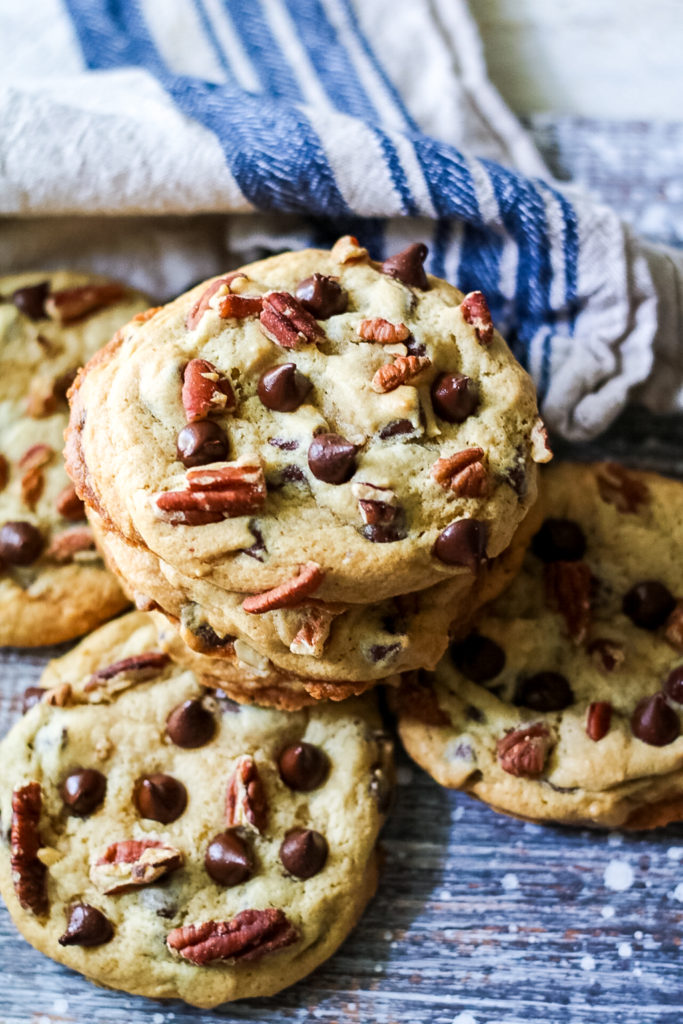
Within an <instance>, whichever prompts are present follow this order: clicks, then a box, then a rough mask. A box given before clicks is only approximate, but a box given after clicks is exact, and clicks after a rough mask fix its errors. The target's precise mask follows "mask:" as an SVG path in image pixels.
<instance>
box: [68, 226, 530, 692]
mask: <svg viewBox="0 0 683 1024" xmlns="http://www.w3.org/2000/svg"><path fill="white" fill-rule="evenodd" d="M425 254H426V249H425V247H424V246H420V245H414V246H411V247H410V248H409V249H408V250H406V251H405V252H403V253H401V254H399V255H398V256H396V257H394V258H392V259H390V260H388V261H386V262H385V263H384V264H383V265H379V264H375V263H372V261H371V260H370V259H369V257H368V254H367V251H366V250H365V249H362V248H361V247H359V246H358V245H357V243H355V240H352V239H349V238H347V239H342V240H340V242H339V243H337V245H336V246H335V247H334V249H333V250H332V251H331V252H322V251H318V250H308V251H304V252H299V253H287V254H284V255H282V256H278V257H274V258H272V259H269V260H265V261H262V262H260V263H256V264H253V265H251V266H249V267H245V268H243V270H241V271H236V272H235V273H233V274H230V275H228V276H227V277H223V278H218V279H216V280H214V281H212V282H210V283H208V284H205V285H202V286H199V287H198V288H196V289H194V290H193V291H192V292H190V293H188V294H187V295H184V296H181V297H180V298H179V299H177V300H176V301H175V302H173V303H171V304H170V305H168V306H166V307H164V308H163V309H162V310H160V311H159V312H158V313H157V314H156V315H155V316H154V317H152V319H151V320H149V321H148V322H147V323H145V324H133V325H130V326H129V327H128V328H127V329H126V330H125V331H124V332H122V334H121V335H120V337H119V338H118V339H117V340H116V342H114V343H112V344H111V345H109V346H108V347H107V349H105V350H104V351H103V352H102V353H101V354H100V355H99V356H98V357H97V358H96V359H95V360H93V361H92V362H91V363H90V364H89V365H88V366H87V367H86V368H85V370H84V371H82V373H81V374H80V375H79V378H78V380H77V382H76V385H75V387H74V389H73V392H72V414H71V421H70V427H69V431H68V435H67V465H68V469H69V472H70V474H71V476H72V479H73V480H74V484H75V486H76V489H77V491H78V493H79V495H80V496H81V497H82V498H83V500H84V501H85V502H86V505H87V506H88V509H89V512H90V514H91V518H92V522H93V524H94V526H95V528H96V529H97V532H98V536H99V538H100V540H101V542H102V544H103V546H104V548H105V550H106V551H107V553H108V557H109V558H110V560H111V563H112V565H113V566H114V567H115V568H116V570H117V571H118V573H119V574H120V576H121V578H122V579H123V580H124V581H126V585H127V589H128V590H129V592H130V593H131V594H132V595H133V596H134V597H135V599H136V601H137V603H138V605H139V606H141V607H145V608H158V609H160V610H162V611H164V612H166V613H167V614H168V615H169V617H170V618H171V619H172V620H175V621H176V622H177V623H178V626H179V628H180V629H181V632H182V634H183V636H184V637H185V639H186V640H190V641H191V646H193V647H194V648H195V649H199V650H200V651H203V652H204V653H206V652H207V650H209V651H210V652H211V653H212V654H213V656H214V657H215V658H220V656H221V654H222V653H224V654H225V655H226V656H227V658H228V659H233V660H234V658H235V650H236V648H235V646H234V643H235V641H239V642H240V643H241V644H244V645H246V649H247V650H249V651H253V652H255V655H250V657H251V661H252V662H253V660H254V658H256V659H258V658H261V659H268V660H269V661H271V662H272V663H273V664H274V665H275V666H276V668H277V669H278V670H285V671H287V672H293V673H294V674H295V675H297V676H302V677H307V678H312V679H314V680H324V681H325V682H326V683H330V682H335V681H341V682H345V681H346V682H348V681H355V682H359V681H366V682H367V681H369V680H378V679H380V678H383V677H386V676H388V675H391V674H392V673H394V672H395V671H397V669H407V668H410V667H413V666H418V665H422V664H434V662H435V660H436V658H437V657H438V656H439V654H440V653H441V652H442V651H443V650H444V649H445V646H446V643H447V639H448V627H449V625H450V622H451V620H452V619H454V618H455V619H461V618H462V616H463V615H464V614H466V613H467V614H469V613H470V611H471V607H472V603H473V601H475V600H476V597H475V596H474V595H475V594H476V589H475V587H474V585H475V583H476V581H477V576H478V575H479V574H480V573H481V572H482V571H483V566H484V563H485V561H486V559H489V558H496V556H499V555H501V554H502V553H503V552H505V551H506V549H507V548H508V547H509V545H510V542H511V540H512V538H513V536H514V534H515V530H516V529H517V528H518V526H519V524H520V523H521V522H522V520H523V519H524V516H525V514H526V512H527V511H528V509H529V508H530V506H531V505H532V504H533V501H534V499H535V494H536V466H535V462H536V461H544V460H546V459H547V458H549V452H548V450H547V446H546V444H545V435H544V431H543V428H542V424H541V423H540V420H539V419H538V414H537V410H536V402H535V396H534V390H533V386H532V384H531V381H530V380H529V378H528V376H527V375H526V374H525V373H524V371H523V370H522V369H521V368H520V367H519V365H518V364H517V363H516V361H515V360H514V358H513V357H512V355H511V354H510V352H509V350H508V349H507V347H506V345H505V343H504V341H503V340H502V339H501V338H500V336H499V335H498V334H497V333H496V332H495V331H494V329H493V325H492V323H491V318H490V315H489V311H488V308H487V306H486V303H485V300H484V298H483V296H482V295H481V294H480V293H478V292H475V293H472V294H471V295H469V296H463V295H462V294H461V293H460V292H458V291H457V290H456V289H454V288H452V287H451V286H450V285H447V284H446V283H445V282H443V281H439V280H438V279H436V278H428V277H427V276H426V274H425V272H424V269H423V261H424V257H425ZM506 575H507V574H506V572H502V573H501V574H500V582H499V583H498V584H497V585H496V586H497V587H498V589H499V587H500V586H501V585H502V583H503V582H504V580H505V578H506ZM489 578H490V579H492V578H497V577H493V574H492V575H491V577H489ZM437 586H441V587H444V588H445V590H444V597H443V600H439V601H436V600H433V599H432V598H430V597H428V596H425V595H426V592H427V591H428V590H429V588H434V587H437ZM491 586H492V587H493V584H491ZM482 589H483V588H482ZM493 589H494V590H495V589H496V587H493ZM405 595H410V600H409V601H408V602H407V606H408V607H410V603H411V601H412V600H413V599H414V596H415V595H417V597H416V598H415V599H416V600H417V602H418V606H419V605H420V603H422V604H424V606H425V608H426V611H423V612H422V617H421V618H420V615H419V612H418V615H417V619H416V622H415V623H413V624H408V625H406V624H405V623H404V622H403V621H402V620H403V619H404V618H405V617H406V613H405V606H406V602H405V601H402V600H401V599H402V598H403V597H405ZM397 599H398V600H397ZM430 600H432V604H431V606H430V605H429V601H430ZM387 601H388V602H391V603H390V605H389V606H387V605H386V604H383V602H387ZM402 604H403V608H402V607H401V605H402ZM432 627H433V628H432ZM430 633H431V646H430V647H429V649H427V645H426V644H425V643H424V640H423V638H424V636H425V635H429V634H430ZM328 652H329V655H328ZM245 662H246V664H247V665H248V664H250V661H249V657H247V658H245Z"/></svg>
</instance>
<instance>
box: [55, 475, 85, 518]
mask: <svg viewBox="0 0 683 1024" xmlns="http://www.w3.org/2000/svg"><path fill="white" fill-rule="evenodd" d="M55 506H56V508H57V511H58V512H59V514H60V516H63V517H64V519H69V520H70V521H71V522H77V521H78V520H79V519H85V505H84V504H83V502H82V501H81V499H80V498H79V497H78V495H77V494H76V489H75V487H74V485H73V484H68V485H67V486H66V487H65V488H64V490H63V491H60V492H59V494H58V495H57V500H56V501H55Z"/></svg>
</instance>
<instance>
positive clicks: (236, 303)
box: [218, 293, 263, 320]
mask: <svg viewBox="0 0 683 1024" xmlns="http://www.w3.org/2000/svg"><path fill="white" fill-rule="evenodd" d="M262 309H263V296H261V295H233V294H231V293H228V294H227V295H224V296H223V297H222V298H221V299H219V301H218V315H219V316H220V317H222V319H223V320H228V319H229V318H230V317H235V318H236V319H238V320H242V319H244V317H247V316H259V314H260V312H261V310H262Z"/></svg>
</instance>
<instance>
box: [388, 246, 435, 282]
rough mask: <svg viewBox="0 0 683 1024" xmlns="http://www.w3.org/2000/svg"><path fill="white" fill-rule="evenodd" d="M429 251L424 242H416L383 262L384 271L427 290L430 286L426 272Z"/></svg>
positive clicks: (390, 275)
mask: <svg viewBox="0 0 683 1024" xmlns="http://www.w3.org/2000/svg"><path fill="white" fill-rule="evenodd" d="M428 251H429V250H428V249H427V246H426V245H425V244H424V242H414V243H413V245H409V246H408V247H407V248H406V249H403V250H402V251H401V252H397V253H396V255H395V256H390V257H389V259H387V260H385V261H384V263H383V264H382V273H383V274H387V275H388V276H389V277H396V278H398V280H399V281H402V282H403V284H407V285H409V286H411V287H413V288H422V290H423V291H426V290H427V289H428V288H429V281H428V280H427V275H426V274H425V268H424V262H425V260H426V259H427V252H428Z"/></svg>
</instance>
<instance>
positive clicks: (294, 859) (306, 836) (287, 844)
mask: <svg viewBox="0 0 683 1024" xmlns="http://www.w3.org/2000/svg"><path fill="white" fill-rule="evenodd" d="M280 860H281V861H282V863H283V865H284V867H285V870H286V871H288V872H289V874H290V875H294V876H295V878H312V877H313V875H317V874H318V872H319V871H321V870H322V869H323V868H324V866H325V861H326V860H327V840H326V839H325V836H321V834H320V832H315V831H314V830H313V829H310V828H294V829H292V830H291V832H288V833H287V835H286V836H285V838H284V840H283V841H282V845H281V847H280Z"/></svg>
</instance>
